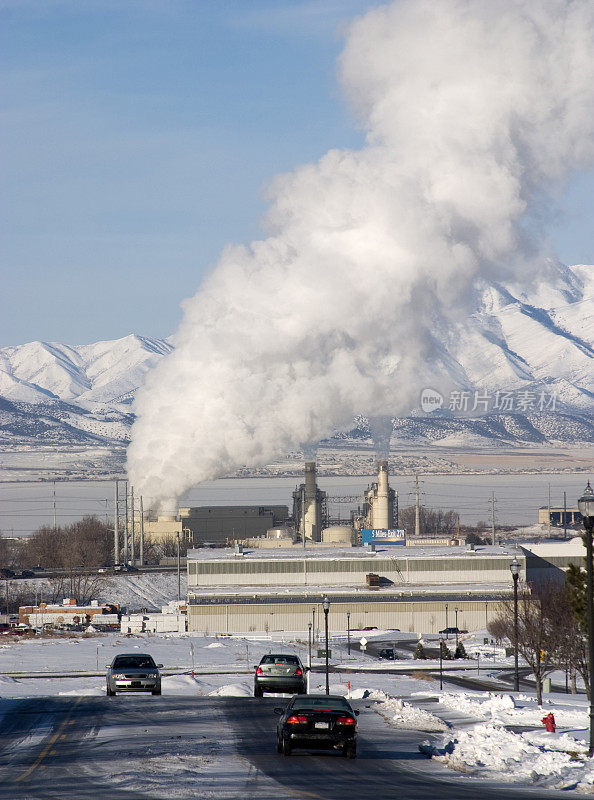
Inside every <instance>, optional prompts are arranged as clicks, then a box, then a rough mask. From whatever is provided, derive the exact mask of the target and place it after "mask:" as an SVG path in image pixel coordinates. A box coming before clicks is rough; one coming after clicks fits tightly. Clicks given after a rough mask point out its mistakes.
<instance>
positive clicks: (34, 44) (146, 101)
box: [0, 0, 594, 346]
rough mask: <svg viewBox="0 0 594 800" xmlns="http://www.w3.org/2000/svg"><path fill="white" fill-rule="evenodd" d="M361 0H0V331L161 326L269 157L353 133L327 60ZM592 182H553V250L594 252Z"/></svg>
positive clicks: (13, 340) (86, 336)
mask: <svg viewBox="0 0 594 800" xmlns="http://www.w3.org/2000/svg"><path fill="white" fill-rule="evenodd" d="M375 5H377V3H373V2H370V0H226V1H225V2H220V0H84V2H80V0H0V28H1V30H2V34H1V36H2V43H1V48H0V49H1V51H2V55H1V59H2V62H1V63H2V66H1V69H2V76H3V77H2V94H1V101H0V102H1V106H2V134H1V136H2V157H1V158H2V161H1V177H0V182H1V203H2V207H1V209H0V217H1V220H2V222H1V225H2V229H1V233H0V235H1V237H2V247H1V252H0V270H1V276H2V284H1V286H2V288H1V291H0V296H1V298H2V304H1V306H0V345H1V346H6V345H17V344H22V343H24V342H29V341H33V340H42V341H55V342H62V343H65V344H73V345H74V344H87V343H90V342H94V341H99V340H105V339H116V338H119V337H122V336H126V335H128V334H130V333H137V334H140V335H143V336H151V337H165V336H168V335H170V334H171V333H173V332H174V330H175V329H176V327H177V325H178V323H179V321H180V319H181V310H180V303H181V301H182V300H183V299H184V298H186V297H189V296H191V295H193V294H194V293H195V292H196V290H197V289H198V287H199V285H200V282H201V279H202V277H203V276H204V275H205V274H207V273H208V272H209V270H211V269H212V267H213V266H214V265H215V264H216V262H217V259H218V257H219V255H220V253H221V251H222V249H223V248H224V247H225V245H226V244H228V243H240V242H248V241H251V240H253V239H257V238H261V237H263V236H264V235H265V231H263V230H262V229H261V227H260V221H261V218H262V215H263V213H264V211H265V209H266V201H265V193H266V187H267V184H268V183H269V182H270V181H271V179H272V178H273V177H274V176H275V175H276V174H278V173H279V172H287V171H290V170H291V169H293V168H294V167H296V166H298V165H300V164H303V163H307V162H310V161H315V160H317V159H318V158H319V157H320V156H322V155H323V154H324V153H325V152H327V151H328V150H329V149H331V148H354V149H357V148H359V147H360V146H361V145H362V144H363V141H364V137H363V133H362V131H361V130H360V129H359V128H358V127H357V123H356V121H355V119H354V118H353V117H352V116H351V114H350V113H349V110H348V108H347V105H346V103H345V101H344V100H343V98H342V97H341V94H340V90H339V87H338V83H337V79H336V63H335V62H336V58H337V56H338V54H339V53H340V51H341V48H342V41H343V40H342V31H343V30H344V26H345V25H346V24H347V23H348V21H349V20H350V19H351V18H353V17H354V16H357V15H359V14H362V13H364V12H365V11H366V10H367V9H369V8H371V7H373V6H375ZM411 68H414V65H411ZM593 200H594V174H592V173H587V174H580V175H577V176H575V178H574V179H573V181H572V182H571V183H570V184H569V185H568V186H567V189H566V191H565V194H564V195H562V196H561V197H559V198H558V206H557V208H556V209H555V219H554V223H553V227H552V237H553V241H554V243H555V245H556V248H557V252H558V254H559V257H560V258H561V260H562V261H564V262H565V263H569V264H574V263H594V226H593V225H592V207H593Z"/></svg>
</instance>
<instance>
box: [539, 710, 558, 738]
mask: <svg viewBox="0 0 594 800" xmlns="http://www.w3.org/2000/svg"><path fill="white" fill-rule="evenodd" d="M542 721H543V723H544V726H545V728H546V729H547V733H555V731H556V730H557V725H556V724H555V716H554V714H553V712H552V711H551V712H550V713H549V714H547V715H546V717H543V718H542Z"/></svg>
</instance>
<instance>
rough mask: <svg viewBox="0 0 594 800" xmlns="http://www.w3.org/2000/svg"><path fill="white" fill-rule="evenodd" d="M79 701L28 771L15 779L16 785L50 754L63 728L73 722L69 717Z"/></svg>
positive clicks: (77, 701) (79, 699) (53, 751)
mask: <svg viewBox="0 0 594 800" xmlns="http://www.w3.org/2000/svg"><path fill="white" fill-rule="evenodd" d="M81 700H82V697H79V698H78V699H77V700H76V701H75V703H74V705H73V706H72V708H71V709H70V711H69V712H68V716H67V717H66V719H64V720H62V722H61V724H60V727H59V728H58V730H57V731H56V732H55V733H54V735H53V736H52V738H51V739H50V740H49V742H48V743H47V745H46V746H45V747H44V748H43V750H42V751H41V753H40V754H39V755H38V756H37V758H36V759H35V761H34V762H33V763H32V764H31V766H30V767H29V768H28V769H26V770H25V772H23V774H22V775H19V777H18V778H17V779H16V783H18V782H19V781H24V780H25V778H28V777H29V775H31V773H32V772H33V771H34V770H36V769H37V767H38V766H39V765H40V764H41V762H42V761H43V759H44V758H45V757H46V755H47V754H48V753H49V752H50V750H51V749H52V747H53V746H54V744H55V743H56V741H57V740H58V738H59V737H60V735H61V733H62V731H63V730H64V728H65V727H66V725H68V724H69V723H72V722H73V721H74V720H71V719H70V717H71V716H72V713H73V711H74V709H75V708H76V706H77V705H78V704H79V703H80V702H81ZM55 752H56V751H55V750H52V753H55ZM44 767H45V764H44Z"/></svg>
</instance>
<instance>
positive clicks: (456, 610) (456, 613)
mask: <svg viewBox="0 0 594 800" xmlns="http://www.w3.org/2000/svg"><path fill="white" fill-rule="evenodd" d="M454 614H455V615H456V647H458V609H457V608H455V609H454Z"/></svg>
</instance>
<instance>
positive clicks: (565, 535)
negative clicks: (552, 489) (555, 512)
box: [563, 492, 567, 539]
mask: <svg viewBox="0 0 594 800" xmlns="http://www.w3.org/2000/svg"><path fill="white" fill-rule="evenodd" d="M563 538H564V539H567V492H563Z"/></svg>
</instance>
